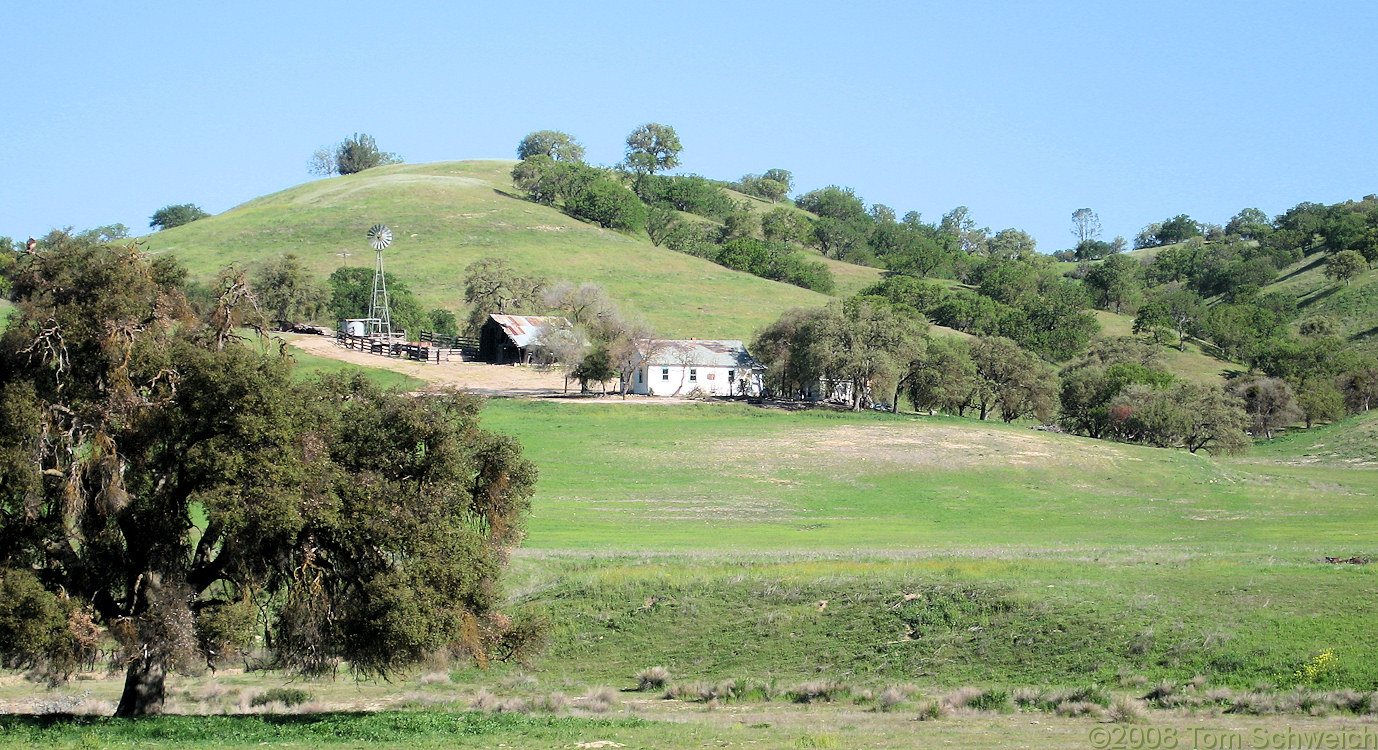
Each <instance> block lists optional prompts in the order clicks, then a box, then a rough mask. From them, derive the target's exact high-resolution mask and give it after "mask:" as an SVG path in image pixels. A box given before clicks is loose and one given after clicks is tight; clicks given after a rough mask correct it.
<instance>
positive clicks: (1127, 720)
mask: <svg viewBox="0 0 1378 750" xmlns="http://www.w3.org/2000/svg"><path fill="white" fill-rule="evenodd" d="M1147 716H1148V704H1146V703H1144V702H1143V701H1138V700H1134V699H1133V698H1116V699H1115V700H1114V701H1113V702H1111V704H1110V708H1108V709H1106V711H1105V717H1106V718H1107V719H1109V720H1111V721H1113V722H1115V723H1117V724H1138V723H1139V722H1141V721H1143V720H1144V719H1145V718H1146V717H1147Z"/></svg>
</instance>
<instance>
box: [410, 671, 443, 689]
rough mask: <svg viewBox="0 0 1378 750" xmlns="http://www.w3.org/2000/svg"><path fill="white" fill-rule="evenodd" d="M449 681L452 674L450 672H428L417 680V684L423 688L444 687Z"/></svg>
mask: <svg viewBox="0 0 1378 750" xmlns="http://www.w3.org/2000/svg"><path fill="white" fill-rule="evenodd" d="M449 681H450V674H449V673H448V672H427V673H426V674H423V675H421V676H420V677H418V678H416V684H418V685H422V686H425V685H443V684H445V683H447V682H449Z"/></svg>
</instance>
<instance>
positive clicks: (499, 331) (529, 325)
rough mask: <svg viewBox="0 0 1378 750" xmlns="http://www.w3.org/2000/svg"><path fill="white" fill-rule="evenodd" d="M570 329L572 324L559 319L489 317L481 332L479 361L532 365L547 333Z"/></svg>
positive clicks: (540, 316)
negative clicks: (537, 347) (544, 332)
mask: <svg viewBox="0 0 1378 750" xmlns="http://www.w3.org/2000/svg"><path fill="white" fill-rule="evenodd" d="M569 327H570V325H569V321H568V320H565V319H564V318H561V317H558V316H548V315H496V314H494V315H489V316H488V322H486V323H484V324H483V328H482V329H481V330H480V331H479V336H478V358H479V361H480V362H491V363H493V364H495V365H504V364H530V363H531V361H532V359H533V358H534V355H535V351H534V349H535V347H536V346H537V345H538V344H539V343H540V340H539V338H540V334H541V333H542V332H543V331H547V330H551V329H568V328H569Z"/></svg>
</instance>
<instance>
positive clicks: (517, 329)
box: [488, 314, 569, 349]
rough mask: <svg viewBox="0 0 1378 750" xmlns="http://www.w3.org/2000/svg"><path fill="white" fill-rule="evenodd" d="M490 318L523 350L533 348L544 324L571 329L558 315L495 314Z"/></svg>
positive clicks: (566, 321)
mask: <svg viewBox="0 0 1378 750" xmlns="http://www.w3.org/2000/svg"><path fill="white" fill-rule="evenodd" d="M488 317H489V318H492V319H493V321H494V322H495V323H497V324H498V325H500V326H502V332H503V333H505V334H507V337H508V338H509V339H512V343H513V344H516V345H517V346H518V347H519V348H522V349H525V348H526V347H528V346H531V344H532V342H533V341H535V339H536V334H537V333H538V332H539V331H540V328H541V326H542V325H543V324H546V323H549V324H550V325H552V326H558V327H562V328H569V321H568V320H565V319H564V318H562V317H559V316H556V315H497V314H493V315H489V316H488Z"/></svg>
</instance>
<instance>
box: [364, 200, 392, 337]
mask: <svg viewBox="0 0 1378 750" xmlns="http://www.w3.org/2000/svg"><path fill="white" fill-rule="evenodd" d="M368 244H370V245H372V246H373V249H374V251H375V252H376V253H377V254H378V262H377V263H376V264H375V265H374V267H373V269H374V270H373V302H372V303H371V304H370V305H369V308H368V335H370V336H380V337H382V338H385V339H387V340H389V341H391V340H392V313H391V312H389V311H388V283H387V277H386V276H385V275H384V274H383V251H384V250H386V249H387V247H388V245H391V244H392V230H391V229H388V228H387V227H386V226H384V225H382V224H374V225H373V227H372V228H370V229H369V230H368Z"/></svg>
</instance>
